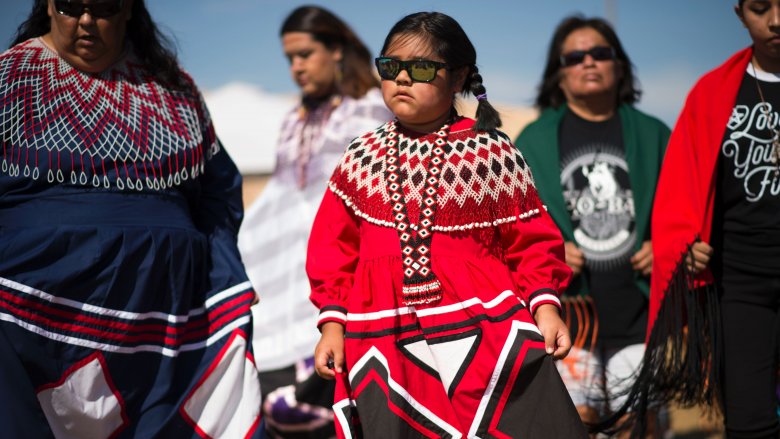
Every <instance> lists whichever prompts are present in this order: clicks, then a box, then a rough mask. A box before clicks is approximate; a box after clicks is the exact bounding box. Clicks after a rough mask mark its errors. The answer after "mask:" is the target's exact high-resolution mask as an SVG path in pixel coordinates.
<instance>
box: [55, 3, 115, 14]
mask: <svg viewBox="0 0 780 439" xmlns="http://www.w3.org/2000/svg"><path fill="white" fill-rule="evenodd" d="M54 9H56V10H57V13H58V14H60V15H67V16H68V17H76V18H78V17H81V16H82V15H84V12H89V15H91V16H93V17H95V18H108V17H113V16H114V15H116V14H118V13H119V11H121V10H122V0H108V1H94V2H90V3H84V2H73V1H68V0H54Z"/></svg>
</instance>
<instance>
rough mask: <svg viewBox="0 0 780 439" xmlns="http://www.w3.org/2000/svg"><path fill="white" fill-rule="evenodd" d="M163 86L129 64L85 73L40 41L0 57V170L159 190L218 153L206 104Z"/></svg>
mask: <svg viewBox="0 0 780 439" xmlns="http://www.w3.org/2000/svg"><path fill="white" fill-rule="evenodd" d="M182 75H183V77H184V78H185V81H186V82H187V83H188V85H189V86H188V87H187V88H186V89H185V90H173V89H172V88H171V87H166V86H164V85H161V84H160V83H159V82H158V81H157V80H156V78H154V77H153V76H152V75H151V74H150V73H149V72H148V71H147V70H146V69H144V67H143V66H142V65H139V64H137V63H136V62H135V60H134V59H133V58H132V56H127V57H125V58H124V59H122V60H121V61H119V62H118V63H117V64H116V65H114V66H112V67H110V68H109V69H107V70H105V71H103V72H101V73H98V74H90V73H85V72H82V71H79V70H78V69H76V68H74V67H73V66H71V65H70V64H68V63H67V62H65V61H64V60H63V59H62V58H60V57H59V56H58V55H57V54H56V53H55V52H54V51H52V50H51V49H49V48H48V47H47V46H46V45H45V44H44V43H43V42H42V41H41V40H40V39H39V38H35V39H31V40H28V41H26V42H24V43H21V44H19V45H16V46H14V47H13V48H11V49H9V50H7V51H6V52H4V53H3V54H0V141H1V142H2V152H1V153H2V157H0V159H1V160H2V162H1V163H0V171H2V173H4V174H6V175H10V176H12V177H21V176H23V177H26V178H31V179H33V180H41V181H45V182H48V183H51V184H62V183H64V184H73V185H80V186H93V187H104V188H116V189H120V190H138V191H140V190H144V189H147V190H161V189H165V188H167V187H173V186H178V185H180V184H181V183H182V182H184V181H186V180H188V179H190V178H196V177H197V176H198V175H199V174H200V173H201V172H203V168H204V162H205V160H207V159H208V158H210V157H211V156H212V155H213V154H215V153H217V152H218V151H219V147H218V144H217V140H216V135H215V133H214V129H213V127H212V124H211V120H210V118H209V115H208V112H207V110H206V106H205V103H204V102H203V99H202V97H201V96H200V94H199V92H198V91H197V89H196V88H195V86H194V84H193V83H192V80H191V78H189V77H188V76H187V75H186V74H185V73H183V72H182Z"/></svg>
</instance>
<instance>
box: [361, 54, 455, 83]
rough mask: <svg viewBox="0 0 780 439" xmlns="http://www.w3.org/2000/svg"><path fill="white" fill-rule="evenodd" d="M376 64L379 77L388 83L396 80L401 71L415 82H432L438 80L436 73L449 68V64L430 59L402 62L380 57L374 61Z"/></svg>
mask: <svg viewBox="0 0 780 439" xmlns="http://www.w3.org/2000/svg"><path fill="white" fill-rule="evenodd" d="M374 63H375V64H376V69H377V71H379V77H380V78H382V79H387V80H388V81H392V80H394V79H395V77H396V76H398V74H399V73H401V70H406V73H408V74H409V77H410V78H411V79H412V81H414V82H431V81H433V80H434V79H436V72H438V71H439V69H446V68H447V64H445V63H443V62H438V61H431V60H429V59H413V60H409V61H401V60H400V59H395V58H387V57H380V58H377V59H376V60H374Z"/></svg>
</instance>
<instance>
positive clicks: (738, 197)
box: [712, 64, 780, 274]
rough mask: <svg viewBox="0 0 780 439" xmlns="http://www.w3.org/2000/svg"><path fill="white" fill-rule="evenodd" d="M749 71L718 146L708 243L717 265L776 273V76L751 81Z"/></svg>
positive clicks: (779, 185) (779, 259)
mask: <svg viewBox="0 0 780 439" xmlns="http://www.w3.org/2000/svg"><path fill="white" fill-rule="evenodd" d="M753 72H754V70H753V69H752V65H750V64H748V67H747V71H746V73H745V76H744V77H743V79H742V84H741V85H740V88H739V92H738V93H737V99H736V103H735V104H734V109H733V111H732V113H731V117H730V118H729V121H728V124H727V126H726V132H725V135H724V136H723V140H722V141H721V144H720V151H719V157H718V175H719V177H720V178H719V181H718V183H717V184H718V186H717V192H716V206H715V207H716V212H715V215H714V217H715V218H714V227H713V242H712V245H713V247H714V249H715V252H716V254H718V256H717V260H718V261H719V262H720V263H726V264H730V265H732V266H735V267H740V268H742V269H745V270H749V271H754V272H761V273H766V274H777V268H778V267H780V168H779V167H778V165H780V163H773V161H772V155H773V154H774V151H773V149H774V146H773V137H775V136H776V135H777V134H775V132H776V130H777V129H778V128H780V125H779V124H778V118H779V117H780V113H778V110H780V76H776V75H773V74H769V73H765V72H761V71H759V72H758V73H757V75H758V81H756V77H755V76H754V75H753ZM759 87H760V90H761V94H763V96H764V100H765V102H764V103H762V102H761V97H760V95H759V91H758V90H759ZM778 147H780V145H778ZM716 269H717V264H716Z"/></svg>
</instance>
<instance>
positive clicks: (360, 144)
mask: <svg viewBox="0 0 780 439" xmlns="http://www.w3.org/2000/svg"><path fill="white" fill-rule="evenodd" d="M389 124H390V121H388V122H385V123H383V124H382V125H380V126H378V127H376V128H374V129H372V130H369V131H366V132H364V133H363V134H361V135H359V136H357V137H355V138H354V139H352V140H351V141H350V142H349V146H348V147H347V149H349V150H355V149H360V148H366V147H371V146H372V145H374V143H375V142H377V141H378V140H379V139H381V138H383V137H384V136H385V135H386V134H387V132H388V125H389Z"/></svg>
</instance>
